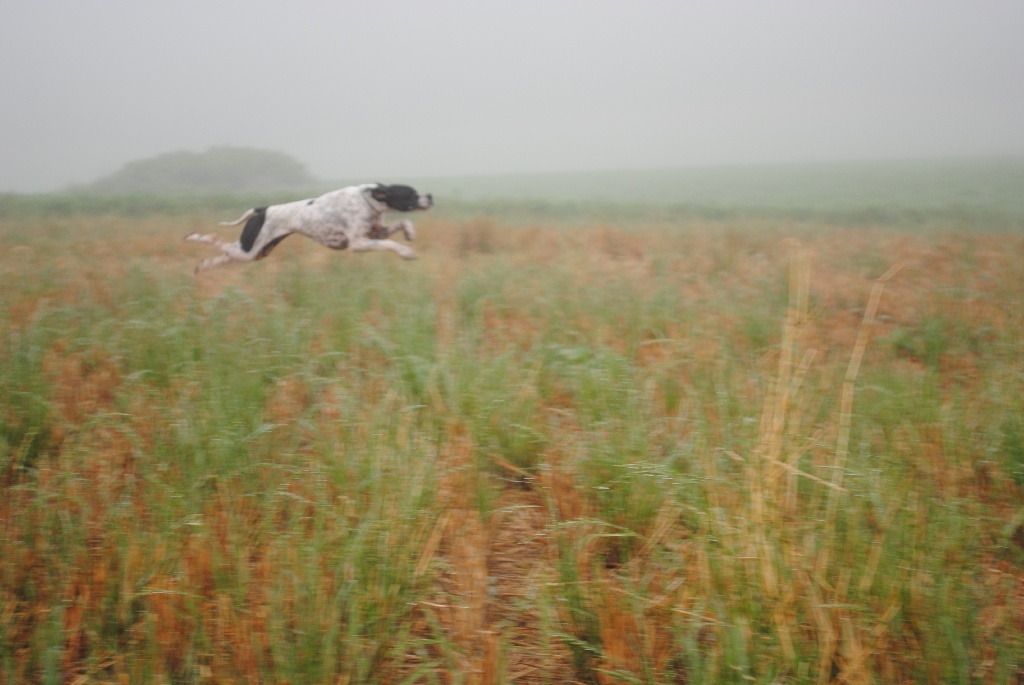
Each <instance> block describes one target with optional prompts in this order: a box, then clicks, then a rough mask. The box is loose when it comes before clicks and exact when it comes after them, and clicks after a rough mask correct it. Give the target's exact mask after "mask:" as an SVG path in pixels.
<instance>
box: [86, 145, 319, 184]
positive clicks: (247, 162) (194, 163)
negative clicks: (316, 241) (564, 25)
mask: <svg viewBox="0 0 1024 685" xmlns="http://www.w3.org/2000/svg"><path fill="white" fill-rule="evenodd" d="M315 183H316V179H314V178H313V177H312V176H311V175H310V174H309V172H308V171H307V170H306V167H305V165H303V164H302V163H301V162H299V161H298V160H296V159H294V158H293V157H291V156H289V155H287V154H285V153H283V152H275V151H272V150H257V149H254V148H247V147H232V146H217V147H212V148H210V149H209V150H206V151H205V152H190V151H179V152H168V153H165V154H162V155H157V156H156V157H150V158H148V159H140V160H136V161H132V162H128V163H127V164H125V165H124V166H123V167H122V168H121V169H119V170H117V171H115V172H114V173H112V174H110V175H108V176H104V177H102V178H100V179H98V180H96V181H94V182H92V183H87V184H84V185H81V186H76V187H73V188H70V189H69V190H68V192H69V193H71V194H79V193H81V194H92V195H125V194H132V195H137V194H142V195H155V194H183V193H244V192H252V191H270V190H285V189H293V190H294V189H296V188H308V187H310V186H312V185H314V184H315Z"/></svg>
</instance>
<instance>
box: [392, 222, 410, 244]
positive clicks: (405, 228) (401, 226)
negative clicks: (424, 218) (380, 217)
mask: <svg viewBox="0 0 1024 685" xmlns="http://www.w3.org/2000/svg"><path fill="white" fill-rule="evenodd" d="M399 231H401V232H402V233H403V234H404V235H405V239H406V240H408V241H409V242H410V243H411V242H412V241H414V240H416V229H415V228H413V225H412V222H411V221H409V220H408V219H402V220H401V221H396V222H395V223H393V224H391V225H390V226H388V235H391V234H393V233H398V232H399Z"/></svg>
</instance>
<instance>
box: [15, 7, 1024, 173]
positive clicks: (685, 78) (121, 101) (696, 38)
mask: <svg viewBox="0 0 1024 685" xmlns="http://www.w3.org/2000/svg"><path fill="white" fill-rule="evenodd" d="M0 25H2V26H4V27H5V31H4V34H5V35H4V39H3V41H0V60H2V63H3V64H4V67H3V68H2V69H0V92H2V93H3V103H4V105H3V107H0V151H2V157H3V160H4V161H3V164H2V165H0V192H45V191H53V190H59V189H61V188H65V187H67V186H68V185H70V184H74V183H85V182H88V181H91V180H93V179H95V178H97V177H99V176H102V175H104V174H108V173H110V172H112V171H114V170H116V169H118V168H119V167H120V166H121V165H122V164H124V163H125V162H127V161H130V160H135V159H141V158H146V157H150V156H152V155H156V154H160V153H163V152H167V151H173V150H204V149H207V148H209V147H211V146H215V145H238V146H252V147H257V148H261V149H272V150H280V151H281V152H284V153H287V154H289V155H293V156H294V157H296V158H297V159H299V160H301V161H303V162H305V163H306V164H307V165H308V166H309V170H310V171H311V172H312V173H313V174H314V175H316V176H317V177H319V178H324V179H341V178H360V179H369V180H378V179H379V180H398V179H401V178H404V177H417V178H421V177H430V176H453V175H474V174H492V173H522V172H552V171H566V170H573V171H575V170H581V171H586V170H618V169H649V168H666V167H668V168H684V167H693V166H701V165H731V164H765V163H787V162H814V161H830V160H863V159H897V160H898V159H920V158H925V159H928V158H943V157H959V156H971V157H980V156H1004V155H1021V154H1024V126H1021V125H1020V122H1021V121H1024V88H1022V87H1021V74H1024V41H1021V40H1020V36H1021V35H1022V32H1024V4H1022V3H1020V2H1017V1H1016V0H1007V1H1002V0H980V1H976V2H969V3H968V2H948V1H942V2H924V1H917V0H910V1H904V2H899V3H890V2H882V1H881V0H867V1H863V2H856V3H854V2H844V3H818V2H812V1H811V0H791V1H787V2H779V3H763V2H756V1H755V0H740V1H737V2H730V3H697V2H670V1H658V0H640V1H639V2H630V3H626V2H613V1H610V0H599V1H588V2H576V1H558V2H537V1H532V0H531V1H526V2H516V3H496V2H485V3H465V2H458V1H456V0H435V1H432V2H423V3H415V2H400V1H395V0H383V1H378V2H373V3H352V2H345V3H329V2H323V1H312V0H303V1H299V2H292V3H248V2H240V1H238V0H204V1H203V2H198V1H196V0H185V1H184V2H175V3H171V2H167V1H166V0H158V1H157V2H150V3H131V2H125V1H121V0H104V1H102V2H99V3H85V4H83V3H75V2H70V1H68V0H44V1H42V2H33V3H27V2H18V3H15V2H9V3H4V4H3V6H2V7H0Z"/></svg>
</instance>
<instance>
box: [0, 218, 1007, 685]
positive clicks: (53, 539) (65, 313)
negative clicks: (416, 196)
mask: <svg viewBox="0 0 1024 685" xmlns="http://www.w3.org/2000/svg"><path fill="white" fill-rule="evenodd" d="M33 202H35V200H33ZM473 207H474V206H473V205H471V204H463V205H460V206H458V207H455V208H452V211H451V212H450V213H447V214H446V213H445V212H444V211H443V210H442V211H439V212H437V213H435V214H431V215H424V217H423V218H422V219H421V220H420V228H421V230H420V234H421V239H420V242H421V245H420V246H419V249H420V250H421V259H420V260H418V261H417V262H413V263H405V262H400V261H399V260H394V259H389V258H387V256H383V257H382V256H380V255H366V256H357V255H351V254H340V255H339V254H333V253H327V252H326V251H323V250H320V249H318V248H315V247H314V246H311V245H307V244H304V243H301V242H300V241H298V239H296V242H295V243H294V244H292V243H285V244H284V245H283V246H282V247H281V248H280V250H279V252H276V253H275V255H274V258H273V259H271V260H266V261H264V262H261V263H259V264H255V265H250V266H248V267H241V268H238V269H233V270H232V269H225V270H222V271H220V272H212V273H211V274H209V275H207V276H204V277H203V278H200V279H199V280H195V279H193V277H192V276H191V266H192V264H193V263H194V261H195V260H196V259H198V258H200V257H201V254H200V251H199V250H198V249H196V248H194V247H192V246H183V245H182V244H180V236H181V235H183V234H185V233H187V232H188V231H190V230H193V226H194V225H196V223H207V222H209V221H212V218H213V217H211V216H209V215H210V214H218V213H219V212H220V211H221V208H220V207H219V206H218V207H211V206H210V205H202V204H201V203H200V204H197V205H189V206H188V209H187V211H186V210H183V211H181V212H172V213H170V215H169V216H163V215H161V214H160V212H159V211H157V210H153V209H146V211H144V212H140V213H138V214H136V213H133V212H129V213H127V214H120V213H119V212H118V210H117V209H116V208H113V207H109V206H104V207H102V208H101V211H100V210H97V211H93V210H91V209H82V210H80V208H79V209H74V208H71V209H67V210H65V209H58V210H53V212H51V213H48V211H49V210H46V209H45V208H43V207H42V205H39V206H36V208H35V209H32V211H28V210H25V209H24V208H22V209H18V210H17V211H13V210H10V208H9V207H8V209H7V210H5V212H6V213H5V214H4V220H3V221H4V223H3V225H2V228H0V248H2V249H3V250H4V253H5V254H8V255H17V257H18V258H17V259H10V260H7V261H5V262H4V263H3V265H2V275H3V278H4V282H5V284H6V286H5V297H4V299H3V302H2V304H0V364H2V368H3V369H4V373H3V374H2V377H0V488H2V489H3V493H2V496H0V518H2V522H3V526H2V529H0V531H2V532H0V536H2V537H0V541H2V542H0V544H2V548H3V551H4V553H3V558H2V559H0V681H8V682H58V681H68V680H74V679H75V678H83V677H87V678H89V679H91V680H94V681H114V682H116V681H117V680H118V679H119V678H121V679H127V680H128V681H129V682H150V681H152V682H157V681H162V682H181V683H191V682H196V683H199V682H208V681H210V680H211V679H218V680H223V681H228V680H235V681H239V680H243V679H253V680H261V681H266V682H275V681H288V682H292V683H300V682H310V683H312V682H339V681H340V682H352V683H356V682H381V683H393V682H494V681H495V680H496V679H497V678H498V676H499V675H500V674H504V677H510V676H512V675H516V673H515V672H514V671H516V670H519V671H521V672H522V674H521V676H520V677H521V679H520V680H517V682H566V681H569V680H573V679H575V680H578V681H587V682H598V683H608V682H622V681H626V682H651V683H668V682H688V683H690V682H692V683H700V682H707V683H712V682H713V683H725V682H736V683H741V682H750V680H754V681H757V682H794V683H796V682H827V681H835V680H837V679H843V680H845V681H847V682H871V681H876V682H899V681H935V682H972V681H984V682H987V681H989V680H992V681H994V682H1012V681H1013V680H1014V679H1019V678H1021V677H1022V675H1024V673H1022V671H1021V667H1020V664H1021V663H1024V661H1022V659H1024V640H1022V639H1021V637H1020V636H1021V635H1024V624H1021V615H1022V614H1021V610H1022V607H1021V605H1020V598H1019V596H1018V595H1019V592H1017V589H1019V586H1020V583H1022V582H1024V527H1022V525H1024V524H1022V520H1024V516H1022V515H1021V513H1020V511H1021V509H1020V496H1021V481H1022V476H1021V473H1022V472H1024V470H1022V463H1024V458H1022V456H1021V455H1022V453H1024V449H1022V448H1021V445H1022V444H1024V438H1022V435H1024V429H1022V427H1021V426H1022V422H1021V420H1020V419H1019V416H1020V415H1021V412H1022V410H1024V407H1022V401H1021V399H1020V398H1021V397H1022V396H1024V395H1022V387H1021V379H1022V378H1024V368H1022V365H1021V364H1022V362H1021V360H1022V359H1024V357H1022V356H1021V355H1020V354H1019V352H1020V342H1019V341H1020V339H1021V334H1022V332H1024V315H1022V310H1021V307H1020V304H1021V301H1020V293H1021V292H1024V287H1022V286H1024V283H1022V275H1021V273H1020V270H1019V269H1018V268H1017V264H1018V263H1019V258H1020V255H1021V254H1022V250H1024V242H1022V240H1021V237H1020V236H1019V235H1018V234H1013V233H1011V234H1007V233H1005V232H1002V228H1000V229H999V231H995V230H994V229H993V231H992V232H986V231H977V232H973V233H971V234H961V233H958V232H956V231H946V230H944V229H943V227H944V226H948V225H949V223H948V222H947V220H949V221H952V220H953V219H951V218H950V217H945V218H942V219H936V220H935V221H934V222H933V223H931V224H929V225H924V226H916V227H914V229H913V230H904V229H903V227H901V226H893V225H890V224H886V223H884V222H883V223H877V222H872V221H868V222H866V223H863V224H860V225H858V226H857V227H855V228H850V227H849V226H847V225H837V224H836V223H829V222H827V221H824V220H821V219H819V220H814V221H811V220H807V219H804V218H800V217H794V216H790V217H789V219H784V218H780V216H781V215H780V216H776V215H771V216H759V215H757V214H749V215H748V214H744V215H742V216H743V217H744V218H737V217H739V216H740V215H739V214H736V215H732V214H727V215H724V216H722V217H718V218H715V217H709V216H703V215H698V214H683V215H680V216H676V217H674V218H673V219H672V221H670V222H667V223H666V222H664V221H663V220H662V218H661V217H662V216H663V215H661V214H659V213H657V212H660V211H662V210H654V209H652V210H651V212H652V213H650V214H642V213H641V214H640V215H639V218H638V219H636V220H635V222H634V223H626V220H625V219H624V218H623V219H622V221H623V223H621V224H619V223H615V222H604V221H601V222H594V221H592V220H591V219H590V218H589V215H588V214H587V213H586V212H583V213H581V214H573V210H572V209H571V207H570V208H566V206H563V207H562V208H561V209H559V212H564V213H565V216H566V217H567V218H565V220H564V221H563V220H556V219H554V218H551V215H549V217H548V219H546V220H545V221H546V223H543V224H541V225H537V224H535V223H534V222H532V221H527V222H521V218H522V216H523V213H521V212H520V210H515V211H511V212H509V213H507V214H502V213H501V211H500V206H497V205H495V206H490V207H489V208H488V209H487V211H486V212H478V215H474V212H477V210H475V209H473ZM478 209H479V208H478ZM79 210H80V211H79ZM65 211H67V212H68V213H67V215H66V216H65V215H64V213H65ZM522 211H523V212H525V213H526V214H529V213H530V211H532V210H530V209H529V208H528V207H527V208H526V209H523V210H522ZM936 216H939V215H936ZM929 221H932V220H929ZM791 238H795V239H798V240H799V241H800V243H799V245H797V244H796V243H794V242H792V241H791V240H790V239H791ZM115 241H116V243H117V246H116V248H114V249H112V248H111V244H112V242H115ZM895 263H903V264H904V266H903V269H902V270H901V271H900V272H899V273H898V274H897V275H896V276H895V277H894V278H893V279H892V280H891V281H889V282H888V283H886V284H885V290H884V292H883V293H882V295H881V299H880V301H879V302H880V306H879V311H878V314H879V316H878V320H877V322H875V324H874V326H873V327H872V328H871V333H872V335H871V336H870V340H869V341H868V344H867V346H866V348H864V350H863V359H862V362H861V364H860V367H859V368H858V369H857V370H856V373H855V374H853V375H852V376H851V377H850V378H849V382H848V383H846V384H844V378H846V374H847V373H848V371H847V370H848V364H849V362H850V360H851V357H853V356H855V354H857V353H856V349H857V348H856V345H855V343H856V340H857V336H858V334H859V333H861V332H862V331H864V330H865V328H864V325H865V324H863V323H862V319H863V316H864V310H865V307H866V305H867V303H868V300H869V295H870V292H871V289H872V285H873V283H874V279H876V278H878V277H879V276H881V275H882V273H883V272H884V271H886V270H887V269H888V268H889V267H890V266H891V265H893V264H895ZM802 265H806V271H804V270H803V268H804V267H803V266H802ZM849 392H852V393H853V394H852V395H849V397H852V411H851V412H850V413H849V414H845V413H844V409H843V407H844V403H843V400H844V397H847V396H848V395H847V393H849ZM847 422H848V423H847ZM840 476H841V477H840ZM510 498H511V499H510ZM516 498H520V499H516ZM524 498H525V499H524ZM509 501H512V502H514V503H516V504H512V505H509V504H507V502H509ZM523 502H528V503H529V504H523ZM532 506H536V507H540V509H541V510H542V511H543V516H542V518H543V520H544V525H543V526H542V527H540V528H537V529H532V530H525V529H524V530H523V531H520V532H518V533H517V534H518V535H520V536H521V537H522V538H523V540H524V541H529V540H548V541H550V543H549V544H548V543H545V544H546V546H544V545H541V546H540V547H538V548H537V549H544V550H546V551H545V552H544V553H543V554H540V553H536V556H535V557H531V559H530V560H529V561H530V565H529V568H530V569H531V572H530V573H527V574H524V575H523V577H521V578H520V577H517V578H515V579H511V580H515V582H516V583H517V585H516V587H517V588H518V589H517V590H516V592H513V593H510V594H508V595H505V594H501V593H499V592H497V591H495V590H493V588H495V587H496V582H497V580H496V579H495V578H493V577H491V578H490V579H488V576H493V575H494V573H495V571H494V569H496V568H500V567H501V566H500V564H498V562H499V561H501V560H502V559H504V558H505V557H506V556H509V555H511V556H513V557H514V556H515V555H516V554H519V555H522V554H525V552H524V551H522V549H519V551H515V550H513V551H510V550H508V549H505V548H497V547H494V546H493V545H494V544H495V543H494V541H495V540H496V539H498V537H499V533H501V532H502V531H503V530H506V529H504V528H502V526H506V525H511V524H509V523H508V522H509V521H510V520H518V519H514V514H515V513H516V512H517V511H520V510H521V509H522V508H523V507H532ZM513 537H514V536H513ZM481 541H482V542H481ZM478 544H483V545H485V546H487V545H488V544H490V545H491V547H488V548H487V549H476V548H475V547H474V546H475V545H478ZM517 549H518V548H517ZM523 549H525V548H523ZM479 574H483V580H481V581H480V582H479V583H477V581H476V580H474V579H475V578H477V576H478V575H479ZM478 580H479V579H478ZM506 580H510V579H506ZM474 583H477V584H475V585H474ZM488 587H490V588H492V590H491V591H488V590H487V588H488ZM502 587H505V586H502ZM473 588H476V589H473ZM481 588H483V589H482V590H481ZM488 606H490V607H491V609H490V610H487V609H486V607H488ZM498 606H500V607H502V608H508V607H509V606H515V607H516V610H517V611H520V612H522V613H521V614H520V615H522V616H531V617H533V618H532V619H530V623H529V625H526V627H523V626H516V625H513V624H511V623H509V622H507V621H506V622H500V621H495V620H493V615H494V613H493V610H494V609H495V608H496V607H498ZM489 611H490V613H488V612H489ZM460 612H462V613H460ZM489 617H490V618H489ZM467 626H469V627H467ZM473 626H477V627H473ZM478 629H484V630H487V631H491V633H486V634H485V633H480V632H479V630H478ZM516 631H519V632H516ZM524 631H525V632H524ZM490 634H493V635H496V636H497V637H496V638H495V640H496V643H495V644H497V645H498V647H497V648H495V649H493V650H490V651H489V648H487V647H486V644H489V643H487V639H489V638H486V635H490ZM523 664H529V668H526V667H524V666H523ZM82 682H84V681H82Z"/></svg>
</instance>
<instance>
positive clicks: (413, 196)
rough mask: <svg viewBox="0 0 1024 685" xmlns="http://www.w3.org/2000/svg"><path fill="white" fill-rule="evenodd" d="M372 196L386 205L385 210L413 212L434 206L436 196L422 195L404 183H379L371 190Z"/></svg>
mask: <svg viewBox="0 0 1024 685" xmlns="http://www.w3.org/2000/svg"><path fill="white" fill-rule="evenodd" d="M370 197H372V198H373V199H374V200H376V201H377V202H379V203H381V204H382V205H384V208H383V211H388V210H391V211H395V212H411V211H413V210H417V209H430V208H431V207H433V206H434V198H433V197H432V196H431V195H430V193H427V194H426V195H420V194H419V193H418V192H416V189H415V188H411V187H409V186H403V185H391V186H389V185H385V184H383V183H378V184H377V185H376V187H374V188H373V189H371V190H370Z"/></svg>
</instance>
